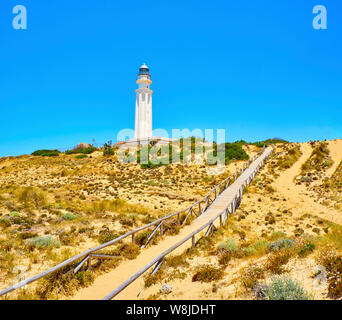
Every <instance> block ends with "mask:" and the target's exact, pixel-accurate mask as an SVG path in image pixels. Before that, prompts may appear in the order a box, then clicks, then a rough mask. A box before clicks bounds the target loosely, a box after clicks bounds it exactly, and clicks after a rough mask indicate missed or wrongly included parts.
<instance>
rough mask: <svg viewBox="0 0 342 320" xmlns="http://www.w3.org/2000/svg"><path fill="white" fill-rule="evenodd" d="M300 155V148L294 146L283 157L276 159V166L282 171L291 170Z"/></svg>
mask: <svg viewBox="0 0 342 320" xmlns="http://www.w3.org/2000/svg"><path fill="white" fill-rule="evenodd" d="M301 155H302V152H301V151H300V148H299V147H298V146H295V147H293V148H291V149H289V150H288V151H287V153H286V154H285V156H284V157H282V158H280V159H278V162H277V166H278V167H279V168H280V169H282V170H284V169H289V168H291V167H292V166H293V165H294V164H295V163H296V162H297V160H298V159H299V158H300V156H301Z"/></svg>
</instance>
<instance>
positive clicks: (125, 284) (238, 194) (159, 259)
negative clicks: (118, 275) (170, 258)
mask: <svg viewBox="0 0 342 320" xmlns="http://www.w3.org/2000/svg"><path fill="white" fill-rule="evenodd" d="M264 148H265V146H264ZM264 148H263V149H262V150H264ZM272 152H273V150H272ZM268 156H269V155H267V156H266V157H265V158H264V159H263V160H262V161H261V162H260V164H258V166H257V167H256V168H255V170H254V171H253V172H252V173H251V174H250V175H249V176H248V177H247V178H246V179H245V181H244V183H242V185H241V187H240V188H239V190H238V191H237V192H236V194H235V197H234V198H233V199H232V200H231V201H230V202H229V203H228V204H227V206H226V208H225V209H223V210H222V211H221V212H220V213H219V214H217V215H216V216H215V217H213V218H212V219H210V220H209V221H208V222H207V223H205V224H204V225H202V226H201V227H199V228H198V229H196V230H195V231H193V232H192V233H190V234H189V235H188V236H186V237H185V238H183V239H182V240H180V241H179V242H177V243H176V244H174V245H173V246H171V247H170V248H168V249H167V250H165V251H163V252H162V253H161V254H159V255H158V256H157V257H155V258H154V259H153V260H152V261H150V262H149V263H148V264H146V265H145V266H144V267H142V268H141V269H140V270H139V271H138V272H136V273H135V274H134V275H133V276H131V277H130V278H129V279H127V280H126V281H124V282H123V283H122V284H121V285H119V286H118V287H117V288H115V289H114V290H113V291H112V292H111V293H109V294H108V295H107V296H105V297H104V298H103V300H111V299H113V298H114V297H115V296H116V295H118V294H119V293H120V292H121V291H122V290H124V289H125V288H126V287H128V286H129V285H130V284H131V283H132V282H134V281H135V280H136V279H138V278H139V277H140V276H141V275H143V274H144V273H145V272H146V271H147V270H148V269H150V268H151V267H152V266H153V265H154V264H156V267H155V269H154V270H153V272H152V273H153V274H154V273H155V272H156V271H157V267H158V268H159V266H160V264H161V263H162V260H163V259H164V258H165V257H166V256H167V255H168V254H169V253H171V252H172V251H174V250H175V249H177V248H178V247H180V246H181V245H182V244H184V243H185V242H187V241H188V240H190V239H191V240H192V246H194V244H195V240H194V239H195V235H196V234H198V233H199V232H201V231H202V230H203V229H205V228H206V227H208V230H207V232H206V234H205V236H208V235H209V234H210V231H212V228H213V227H214V222H215V221H216V219H217V218H220V225H221V223H222V220H223V221H224V224H225V223H226V222H227V218H228V216H229V215H230V214H232V213H234V212H235V210H236V209H237V206H236V201H237V199H241V197H242V192H243V190H244V188H245V187H246V186H247V185H249V183H250V182H251V181H252V180H250V179H249V178H250V177H251V176H253V178H254V176H255V174H256V172H258V171H259V169H260V167H261V166H262V164H263V163H264V161H265V160H266V158H267V157H268ZM229 206H232V210H231V211H230V212H229V210H228V208H229ZM222 215H225V218H224V219H222Z"/></svg>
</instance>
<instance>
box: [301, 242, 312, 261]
mask: <svg viewBox="0 0 342 320" xmlns="http://www.w3.org/2000/svg"><path fill="white" fill-rule="evenodd" d="M314 250H315V245H314V244H313V243H307V244H306V245H305V246H304V247H302V248H301V249H300V251H299V252H298V255H299V256H300V257H301V258H304V257H306V256H308V255H309V254H310V253H311V252H313V251H314Z"/></svg>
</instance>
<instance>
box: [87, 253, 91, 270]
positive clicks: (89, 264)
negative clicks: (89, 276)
mask: <svg viewBox="0 0 342 320" xmlns="http://www.w3.org/2000/svg"><path fill="white" fill-rule="evenodd" d="M90 269H91V256H89V258H88V265H87V270H90Z"/></svg>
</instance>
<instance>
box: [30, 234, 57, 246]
mask: <svg viewBox="0 0 342 320" xmlns="http://www.w3.org/2000/svg"><path fill="white" fill-rule="evenodd" d="M26 245H27V246H28V247H29V248H34V247H35V248H51V247H59V246H60V242H59V241H57V240H55V239H53V238H52V237H51V236H46V237H36V238H33V239H28V240H27V241H26Z"/></svg>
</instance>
